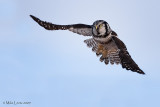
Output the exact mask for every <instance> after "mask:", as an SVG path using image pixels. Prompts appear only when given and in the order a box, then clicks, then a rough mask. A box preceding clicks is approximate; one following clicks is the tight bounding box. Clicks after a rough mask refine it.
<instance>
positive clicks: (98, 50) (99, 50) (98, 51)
mask: <svg viewBox="0 0 160 107" xmlns="http://www.w3.org/2000/svg"><path fill="white" fill-rule="evenodd" d="M103 47H104V46H103V45H102V44H98V48H97V51H96V54H97V56H98V55H100V54H102V52H103Z"/></svg>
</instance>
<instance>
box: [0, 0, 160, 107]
mask: <svg viewBox="0 0 160 107" xmlns="http://www.w3.org/2000/svg"><path fill="white" fill-rule="evenodd" d="M159 10H160V1H158V0H152V1H149V0H130V1H129V0H95V1H94V0H79V1H75V0H26V1H24V0H1V1H0V13H1V14H0V19H1V20H0V23H1V26H0V29H1V33H0V73H1V75H0V84H1V88H0V96H1V97H0V106H1V107H8V105H7V104H3V102H5V101H16V102H31V104H29V105H25V104H23V105H20V106H25V107H159V106H160V103H159V99H160V92H159V90H160V84H159V83H160V77H159V75H160V71H159V67H160V62H159V60H160V57H159V54H160V48H159V46H160V42H159V40H160V33H159V25H160V14H159ZM30 14H32V15H35V16H36V17H38V18H40V19H42V20H44V21H48V22H52V23H55V24H76V23H84V24H93V22H94V21H95V20H106V21H107V22H108V23H109V24H110V26H111V28H112V29H113V30H114V31H116V32H117V34H118V36H119V38H120V39H121V40H122V41H123V42H124V43H125V44H126V46H127V49H128V51H129V53H130V55H131V56H132V58H133V59H134V60H135V62H136V63H137V64H138V65H139V67H140V68H141V69H142V70H143V71H144V72H145V73H146V75H140V74H138V73H134V72H131V71H127V70H125V69H122V67H121V65H105V64H104V63H101V62H100V61H99V57H97V56H96V54H95V53H93V52H92V50H91V49H90V48H88V47H87V46H86V44H85V43H84V42H83V41H84V40H85V39H88V38H89V37H84V36H82V35H78V34H75V33H72V32H69V31H47V30H45V29H44V28H42V27H40V26H39V25H38V24H37V23H36V22H34V21H33V20H32V19H31V18H30V17H29V15H30Z"/></svg>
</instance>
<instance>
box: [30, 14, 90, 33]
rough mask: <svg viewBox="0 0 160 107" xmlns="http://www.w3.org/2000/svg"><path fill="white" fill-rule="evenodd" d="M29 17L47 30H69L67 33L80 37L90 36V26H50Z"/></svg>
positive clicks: (50, 24) (47, 23)
mask: <svg viewBox="0 0 160 107" xmlns="http://www.w3.org/2000/svg"><path fill="white" fill-rule="evenodd" d="M30 16H31V18H32V19H33V20H34V21H36V22H37V23H38V24H39V25H40V26H42V27H44V28H45V29H47V30H69V31H72V32H74V33H77V34H80V35H84V36H92V26H91V25H86V24H72V25H56V24H52V23H49V22H46V21H42V20H40V19H39V18H37V17H35V16H33V15H30Z"/></svg>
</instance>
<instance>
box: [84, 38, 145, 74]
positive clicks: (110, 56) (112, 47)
mask: <svg viewBox="0 0 160 107" xmlns="http://www.w3.org/2000/svg"><path fill="white" fill-rule="evenodd" d="M84 42H85V43H86V44H87V46H88V47H91V48H92V50H93V51H94V52H96V54H97V55H101V57H100V61H101V62H105V64H106V65H107V64H108V63H109V62H110V63H111V64H114V63H116V64H121V65H122V68H126V69H127V70H131V71H133V72H137V73H140V74H145V73H144V72H143V71H142V70H141V69H140V68H139V67H138V65H137V64H136V63H135V62H134V60H133V59H132V58H131V56H130V55H129V53H128V51H127V48H126V46H125V44H124V43H123V42H122V41H121V40H120V39H118V38H117V37H115V36H112V37H111V38H110V40H109V41H108V42H107V43H104V44H99V43H97V42H96V41H95V40H94V39H92V38H91V39H87V40H85V41H84Z"/></svg>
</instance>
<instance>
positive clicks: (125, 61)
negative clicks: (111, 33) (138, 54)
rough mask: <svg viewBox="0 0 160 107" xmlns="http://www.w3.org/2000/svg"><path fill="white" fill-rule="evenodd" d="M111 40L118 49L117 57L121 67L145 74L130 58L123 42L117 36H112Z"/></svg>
mask: <svg viewBox="0 0 160 107" xmlns="http://www.w3.org/2000/svg"><path fill="white" fill-rule="evenodd" d="M112 41H113V42H114V43H115V44H116V46H117V47H118V49H119V58H120V60H121V64H122V67H123V68H126V69H127V70H131V71H133V72H137V73H140V74H145V73H144V72H143V71H142V70H141V69H140V68H139V67H138V65H137V64H136V63H135V62H134V60H133V59H132V58H131V56H130V55H129V53H128V51H127V48H126V46H125V44H124V43H123V42H122V41H121V40H120V39H118V38H117V37H112Z"/></svg>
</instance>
